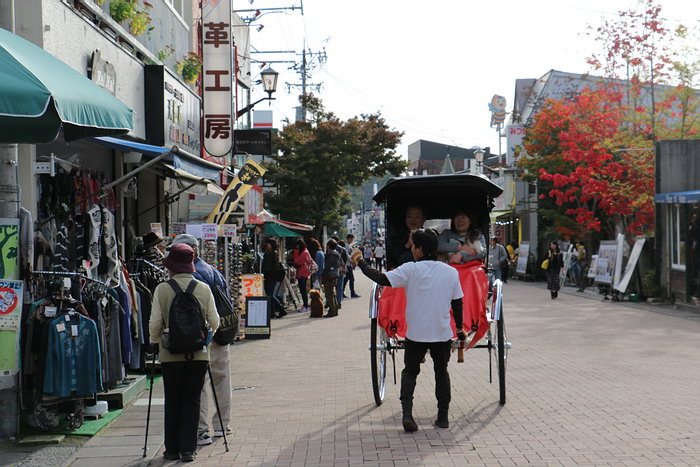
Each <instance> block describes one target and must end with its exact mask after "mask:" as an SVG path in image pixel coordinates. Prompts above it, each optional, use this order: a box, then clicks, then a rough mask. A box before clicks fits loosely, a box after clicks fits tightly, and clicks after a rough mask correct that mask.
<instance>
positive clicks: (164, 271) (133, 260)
mask: <svg viewBox="0 0 700 467" xmlns="http://www.w3.org/2000/svg"><path fill="white" fill-rule="evenodd" d="M132 262H136V263H137V264H138V263H143V264H145V265H146V266H149V267H151V268H153V269H155V270H156V271H158V272H162V273H166V272H167V271H166V270H165V269H163V268H162V267H160V266H158V265H157V264H154V263H152V262H150V261H148V260H147V259H143V258H134V259H132V260H131V261H130V263H132ZM136 270H137V271H138V268H136Z"/></svg>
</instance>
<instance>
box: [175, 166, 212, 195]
mask: <svg viewBox="0 0 700 467" xmlns="http://www.w3.org/2000/svg"><path fill="white" fill-rule="evenodd" d="M164 167H165V168H166V174H167V175H168V178H171V179H173V180H174V181H175V183H176V184H177V186H178V188H179V189H184V188H186V189H185V193H192V194H195V195H215V196H222V195H223V194H224V190H223V189H222V188H221V187H220V186H218V185H217V184H215V183H214V182H212V181H211V180H208V179H206V178H202V177H197V176H194V175H192V174H191V173H189V172H186V171H184V170H182V169H176V168H174V167H169V166H164ZM193 183H194V186H191V185H192V184H193ZM188 187H189V188H188ZM178 191H179V190H178Z"/></svg>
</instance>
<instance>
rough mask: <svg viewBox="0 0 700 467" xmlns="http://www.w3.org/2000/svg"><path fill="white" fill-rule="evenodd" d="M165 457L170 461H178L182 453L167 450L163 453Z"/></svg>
mask: <svg viewBox="0 0 700 467" xmlns="http://www.w3.org/2000/svg"><path fill="white" fill-rule="evenodd" d="M163 459H165V460H168V461H177V460H180V454H178V453H172V452H168V451H165V452H164V453H163Z"/></svg>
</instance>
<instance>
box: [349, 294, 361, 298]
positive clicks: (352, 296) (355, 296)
mask: <svg viewBox="0 0 700 467" xmlns="http://www.w3.org/2000/svg"><path fill="white" fill-rule="evenodd" d="M361 296H362V295H357V294H356V293H354V294H351V295H350V298H360V297H361Z"/></svg>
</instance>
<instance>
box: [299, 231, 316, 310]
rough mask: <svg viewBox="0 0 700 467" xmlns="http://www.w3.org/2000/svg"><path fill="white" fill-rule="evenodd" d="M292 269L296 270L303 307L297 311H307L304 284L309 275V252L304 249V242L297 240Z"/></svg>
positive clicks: (310, 260)
mask: <svg viewBox="0 0 700 467" xmlns="http://www.w3.org/2000/svg"><path fill="white" fill-rule="evenodd" d="M294 256H295V257H294V267H295V268H296V270H297V282H298V283H299V291H300V292H301V300H302V302H303V303H304V304H303V306H302V307H301V308H300V309H299V310H298V311H299V312H304V311H308V309H309V297H308V294H307V293H306V282H307V281H308V279H309V276H310V275H311V267H310V266H311V263H312V262H313V259H311V254H310V253H309V250H307V249H306V243H305V242H304V240H302V239H299V240H297V251H296V255H294Z"/></svg>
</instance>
